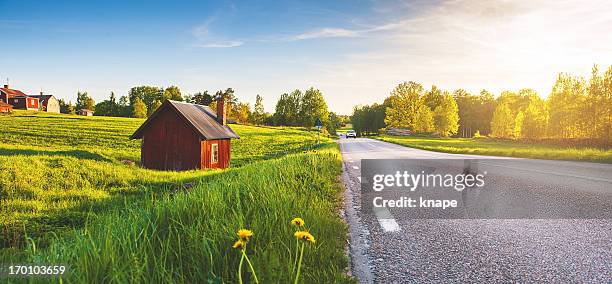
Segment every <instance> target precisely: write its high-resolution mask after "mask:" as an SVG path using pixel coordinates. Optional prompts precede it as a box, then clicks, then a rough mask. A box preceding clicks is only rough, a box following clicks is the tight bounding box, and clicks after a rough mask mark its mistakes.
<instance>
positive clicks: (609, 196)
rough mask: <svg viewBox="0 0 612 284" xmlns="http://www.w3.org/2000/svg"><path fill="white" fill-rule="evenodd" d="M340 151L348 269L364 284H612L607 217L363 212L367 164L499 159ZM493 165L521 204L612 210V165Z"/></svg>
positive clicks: (366, 148) (359, 143)
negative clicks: (539, 201) (532, 200)
mask: <svg viewBox="0 0 612 284" xmlns="http://www.w3.org/2000/svg"><path fill="white" fill-rule="evenodd" d="M339 144H340V149H341V152H342V157H343V161H344V169H345V171H344V173H343V178H344V181H345V183H346V185H347V191H346V193H345V200H346V206H345V212H346V213H345V214H346V218H347V220H348V223H349V230H350V242H351V244H350V251H351V262H352V268H353V273H354V274H355V275H356V276H357V277H359V279H360V281H361V282H363V283H373V282H374V283H423V282H438V283H449V282H487V283H491V282H521V283H522V282H556V283H575V282H581V283H582V282H587V283H612V220H611V219H609V218H605V219H529V218H524V219H414V218H413V217H412V216H410V215H409V214H408V213H407V212H406V211H405V210H401V209H397V208H389V209H388V211H387V212H385V214H369V213H367V212H363V211H364V210H361V197H362V196H361V195H362V194H361V190H360V182H361V160H362V159H466V158H469V159H473V158H478V159H482V160H485V161H486V159H499V157H487V156H475V155H456V154H446V153H437V152H430V151H424V150H418V149H412V148H407V147H403V146H399V145H395V144H391V143H387V142H382V141H378V140H373V139H366V138H357V139H340V140H339ZM487 163H489V164H490V166H492V167H496V168H498V173H497V175H498V176H497V177H496V178H497V180H498V181H499V183H500V184H511V185H513V186H512V188H514V189H516V190H517V192H518V193H516V194H515V193H514V192H513V193H512V195H511V196H512V198H513V199H516V200H515V201H521V199H527V198H528V196H530V195H529V194H532V195H531V196H533V194H534V192H535V193H536V194H537V196H538V197H541V198H543V200H550V204H553V205H554V206H551V208H553V207H554V208H560V209H567V208H570V209H571V210H574V209H573V208H583V207H585V206H586V207H589V208H586V210H589V211H591V212H610V210H611V209H612V165H609V164H597V163H583V162H568V161H548V160H534V159H516V158H506V159H504V160H503V161H500V160H491V161H490V162H487ZM521 191H525V192H529V194H522V193H521ZM524 201H525V202H529V200H524ZM585 202H588V203H585ZM585 204H586V205H585ZM605 216H610V215H609V214H608V215H605Z"/></svg>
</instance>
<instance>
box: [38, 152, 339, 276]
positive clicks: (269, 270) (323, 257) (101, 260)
mask: <svg viewBox="0 0 612 284" xmlns="http://www.w3.org/2000/svg"><path fill="white" fill-rule="evenodd" d="M335 147H336V146H335V145H333V144H328V145H326V147H325V148H323V149H319V150H318V151H317V152H316V153H315V152H309V153H302V154H295V155H290V156H287V157H283V158H280V159H275V160H270V161H264V162H259V163H257V164H253V165H248V166H245V167H242V168H240V169H235V170H231V171H228V172H225V173H223V174H219V175H216V176H213V177H211V178H210V180H208V181H207V182H202V183H199V184H198V185H197V186H196V188H195V189H193V191H192V192H190V193H189V194H182V193H181V194H177V195H174V196H167V197H166V198H163V199H147V200H146V201H145V202H144V204H142V205H141V206H135V207H130V208H129V209H127V210H116V211H113V212H112V213H110V214H108V215H107V216H105V217H104V218H102V219H100V220H98V221H96V222H93V223H91V224H87V227H86V228H84V229H81V230H77V231H75V232H74V233H73V234H71V235H69V236H67V237H64V238H61V239H58V240H56V241H55V242H53V244H52V245H51V246H50V247H49V248H48V249H47V250H44V251H42V252H38V253H31V254H30V255H29V256H28V257H27V261H32V262H45V263H69V264H70V265H71V268H70V269H71V272H70V276H69V277H70V278H69V280H74V281H76V282H81V283H97V282H118V283H119V282H120V283H125V282H138V283H143V282H145V283H149V282H188V283H204V282H206V281H209V280H223V281H226V282H236V281H237V279H236V271H234V270H235V268H236V267H237V264H238V263H237V261H238V260H239V256H238V253H239V252H238V250H235V249H232V247H231V246H232V244H233V242H234V240H235V232H236V230H237V229H239V228H251V229H252V230H253V231H254V233H255V236H254V237H253V238H252V239H251V241H250V242H249V247H248V249H249V254H250V255H251V259H252V261H253V265H254V267H255V270H256V271H257V273H258V277H259V278H260V279H259V280H260V282H262V283H282V282H285V281H288V280H290V279H291V277H292V275H291V266H290V265H288V264H290V263H291V259H293V258H294V257H295V256H294V255H292V254H293V246H294V245H295V239H294V237H293V230H294V228H293V226H292V225H291V224H290V220H291V218H292V217H293V216H303V217H304V218H305V219H306V220H311V221H310V222H309V230H310V231H311V232H312V233H313V234H314V235H316V236H317V240H318V241H317V243H316V244H315V245H314V246H313V247H312V249H310V250H307V252H306V255H305V256H304V264H303V268H302V274H301V275H302V276H301V277H302V279H303V280H304V282H305V283H332V282H344V281H350V279H348V278H346V277H345V276H344V274H343V273H342V272H343V268H344V267H346V265H347V260H346V256H345V255H344V253H343V247H344V240H345V239H346V228H345V225H344V223H343V222H342V220H341V219H340V217H339V216H338V215H337V214H335V212H337V209H338V206H339V202H338V201H339V198H340V195H339V194H340V192H341V189H340V187H339V185H338V182H337V176H338V174H339V173H340V168H341V167H340V157H339V155H338V152H337V149H336V148H335ZM244 277H245V280H247V279H248V277H249V276H248V275H247V274H245V275H244Z"/></svg>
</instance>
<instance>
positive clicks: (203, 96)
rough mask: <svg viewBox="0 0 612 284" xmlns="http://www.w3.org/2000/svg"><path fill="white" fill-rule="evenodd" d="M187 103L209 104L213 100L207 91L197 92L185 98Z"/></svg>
mask: <svg viewBox="0 0 612 284" xmlns="http://www.w3.org/2000/svg"><path fill="white" fill-rule="evenodd" d="M186 101H187V102H188V103H192V104H198V105H203V106H209V105H210V104H211V103H212V102H213V96H211V95H210V94H209V93H208V91H204V92H198V93H195V94H193V95H192V96H188V97H187V98H186Z"/></svg>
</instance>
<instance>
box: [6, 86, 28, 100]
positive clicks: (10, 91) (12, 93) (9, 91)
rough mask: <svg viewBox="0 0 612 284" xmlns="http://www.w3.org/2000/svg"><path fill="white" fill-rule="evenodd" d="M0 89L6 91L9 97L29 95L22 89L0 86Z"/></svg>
mask: <svg viewBox="0 0 612 284" xmlns="http://www.w3.org/2000/svg"><path fill="white" fill-rule="evenodd" d="M0 91H2V92H3V93H5V94H6V95H7V96H8V97H9V98H12V97H27V96H28V95H26V94H24V93H23V92H22V91H20V90H14V89H10V88H0Z"/></svg>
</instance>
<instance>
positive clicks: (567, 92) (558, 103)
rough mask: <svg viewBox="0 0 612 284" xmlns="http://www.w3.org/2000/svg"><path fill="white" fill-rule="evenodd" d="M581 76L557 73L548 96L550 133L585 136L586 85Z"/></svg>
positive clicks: (571, 136)
mask: <svg viewBox="0 0 612 284" xmlns="http://www.w3.org/2000/svg"><path fill="white" fill-rule="evenodd" d="M585 85H586V84H585V81H584V79H582V78H578V77H572V76H570V75H567V74H563V73H562V74H559V76H558V77H557V81H556V82H555V85H554V86H553V90H552V92H551V94H550V96H549V98H548V106H549V109H550V131H551V135H553V136H555V137H559V138H578V137H585V136H586V135H585V133H587V132H588V131H586V129H585V126H584V125H585V123H584V120H585V115H584V114H583V110H584V105H585V101H586V86H585Z"/></svg>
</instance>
